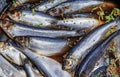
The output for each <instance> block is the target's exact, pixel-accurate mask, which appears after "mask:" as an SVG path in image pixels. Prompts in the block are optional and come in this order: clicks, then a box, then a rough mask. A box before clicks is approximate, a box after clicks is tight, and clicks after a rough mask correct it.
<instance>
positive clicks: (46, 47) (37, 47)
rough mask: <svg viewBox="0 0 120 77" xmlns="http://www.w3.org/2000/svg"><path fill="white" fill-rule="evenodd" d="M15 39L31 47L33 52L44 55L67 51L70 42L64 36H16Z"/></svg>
mask: <svg viewBox="0 0 120 77" xmlns="http://www.w3.org/2000/svg"><path fill="white" fill-rule="evenodd" d="M14 39H16V40H17V41H18V42H20V43H21V44H23V45H25V46H26V47H27V48H29V49H31V50H32V51H33V52H35V53H37V54H40V55H44V56H53V55H57V54H59V55H60V54H62V53H64V51H66V49H67V48H68V47H69V46H68V45H69V43H70V42H69V41H67V40H66V39H62V38H45V37H24V38H23V37H15V38H14ZM24 40H25V42H24Z"/></svg>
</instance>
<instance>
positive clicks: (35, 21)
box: [8, 10, 56, 28]
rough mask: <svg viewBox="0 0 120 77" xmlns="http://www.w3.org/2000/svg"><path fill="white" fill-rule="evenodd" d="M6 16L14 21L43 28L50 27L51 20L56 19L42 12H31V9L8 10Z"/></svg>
mask: <svg viewBox="0 0 120 77" xmlns="http://www.w3.org/2000/svg"><path fill="white" fill-rule="evenodd" d="M8 16H9V17H10V18H11V19H12V20H14V21H16V22H21V23H23V24H24V23H25V24H27V25H31V26H37V27H43V28H46V27H51V23H52V22H53V20H56V18H55V17H52V16H51V15H48V14H45V13H43V12H37V11H35V13H34V14H33V12H32V11H31V10H19V11H17V10H14V11H12V12H8Z"/></svg>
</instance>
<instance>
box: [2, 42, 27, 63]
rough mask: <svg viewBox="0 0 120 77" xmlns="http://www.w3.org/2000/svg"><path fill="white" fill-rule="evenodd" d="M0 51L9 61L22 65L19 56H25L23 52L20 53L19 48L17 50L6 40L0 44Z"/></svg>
mask: <svg viewBox="0 0 120 77" xmlns="http://www.w3.org/2000/svg"><path fill="white" fill-rule="evenodd" d="M0 53H1V55H2V56H4V58H6V59H7V60H8V61H9V62H11V63H14V64H16V65H22V61H21V59H20V57H22V58H25V55H24V54H22V53H21V52H20V51H19V50H17V49H16V48H15V47H13V46H12V45H10V44H9V43H7V42H4V43H1V44H0Z"/></svg>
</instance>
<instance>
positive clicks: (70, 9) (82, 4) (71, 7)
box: [47, 0, 114, 16]
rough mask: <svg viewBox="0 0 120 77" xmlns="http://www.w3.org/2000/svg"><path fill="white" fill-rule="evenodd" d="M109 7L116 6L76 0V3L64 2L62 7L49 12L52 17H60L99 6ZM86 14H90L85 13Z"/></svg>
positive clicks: (100, 2) (101, 2)
mask: <svg viewBox="0 0 120 77" xmlns="http://www.w3.org/2000/svg"><path fill="white" fill-rule="evenodd" d="M103 4H105V5H107V6H114V4H111V3H106V2H103V1H81V0H75V1H67V2H63V3H61V4H60V5H58V6H56V7H54V8H52V9H50V10H48V11H47V13H49V14H50V15H52V16H60V15H63V14H65V15H66V14H71V13H75V12H77V11H78V12H79V11H84V10H83V9H86V8H90V7H93V6H98V5H103ZM85 12H90V11H89V10H88V11H85Z"/></svg>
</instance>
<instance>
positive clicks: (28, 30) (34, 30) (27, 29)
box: [0, 20, 85, 38]
mask: <svg viewBox="0 0 120 77" xmlns="http://www.w3.org/2000/svg"><path fill="white" fill-rule="evenodd" d="M0 26H1V27H2V29H3V30H4V31H5V32H6V33H7V34H8V35H9V37H11V38H13V37H17V36H41V37H53V38H55V37H73V36H82V35H84V34H85V32H84V31H82V30H80V31H75V30H50V29H43V28H38V27H33V26H27V25H23V24H20V23H17V22H10V21H7V20H1V21H0Z"/></svg>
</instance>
